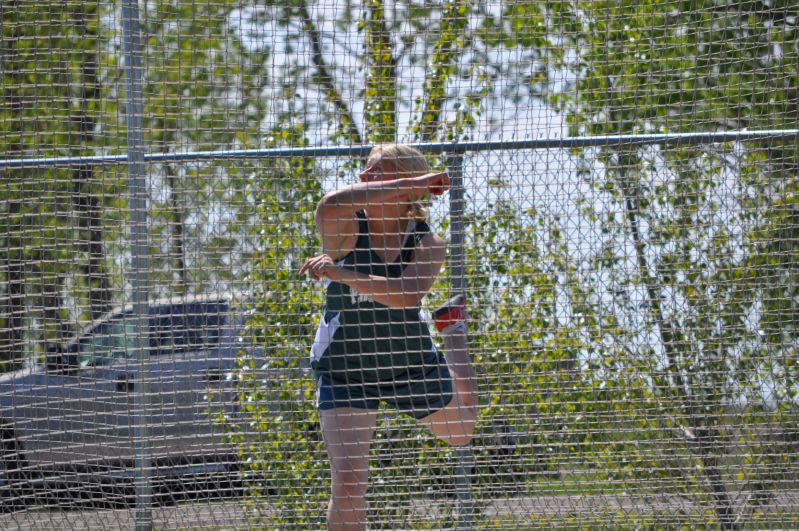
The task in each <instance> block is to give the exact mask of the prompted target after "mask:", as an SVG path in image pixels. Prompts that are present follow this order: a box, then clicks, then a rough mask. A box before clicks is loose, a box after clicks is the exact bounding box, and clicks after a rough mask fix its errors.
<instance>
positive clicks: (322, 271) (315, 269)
mask: <svg viewBox="0 0 799 531" xmlns="http://www.w3.org/2000/svg"><path fill="white" fill-rule="evenodd" d="M336 267H337V266H336V264H335V262H334V261H333V259H332V258H330V255H328V254H325V253H322V254H318V255H316V256H314V257H312V258H308V259H307V260H306V261H305V263H304V264H302V267H301V268H300V270H299V271H298V272H297V274H299V275H302V274H303V273H308V275H309V276H310V277H311V278H312V279H314V280H322V277H327V278H330V277H331V274H332V273H333V271H334V270H335V269H336ZM331 280H332V278H331Z"/></svg>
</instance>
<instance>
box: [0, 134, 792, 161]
mask: <svg viewBox="0 0 799 531" xmlns="http://www.w3.org/2000/svg"><path fill="white" fill-rule="evenodd" d="M773 139H782V140H791V139H796V140H799V129H775V130H765V131H721V132H696V133H658V134H638V135H605V136H586V137H574V138H538V139H529V140H502V141H463V142H429V143H415V144H412V145H413V146H414V147H417V148H418V149H420V150H421V151H424V152H425V153H467V152H480V151H497V150H510V151H513V150H520V149H570V148H575V149H579V148H589V147H608V146H623V145H643V144H663V145H686V146H689V145H694V146H695V145H701V144H718V143H723V142H750V141H755V140H773ZM372 147H373V146H372V145H363V146H315V147H287V148H269V149H241V150H219V151H193V152H186V153H145V154H144V162H149V163H156V162H174V163H188V162H201V161H209V160H228V159H262V158H283V157H344V158H348V157H364V156H366V155H368V154H369V151H371V149H372ZM127 160H128V156H127V155H125V154H119V155H93V156H80V157H46V158H24V159H0V170H8V169H22V168H41V167H58V168H61V167H71V166H84V165H109V164H125V163H126V162H127Z"/></svg>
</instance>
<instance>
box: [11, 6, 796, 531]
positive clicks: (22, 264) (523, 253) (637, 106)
mask: <svg viewBox="0 0 799 531" xmlns="http://www.w3.org/2000/svg"><path fill="white" fill-rule="evenodd" d="M130 6H132V7H133V8H134V9H132V10H131V11H130V12H129V13H130V14H129V15H125V16H131V17H134V16H135V17H137V19H138V22H139V23H140V31H141V34H140V36H141V49H140V50H138V49H134V50H129V51H131V52H133V53H137V54H140V57H141V62H142V72H141V73H142V87H141V89H142V90H141V95H140V96H141V105H142V109H143V110H142V114H141V116H140V117H139V118H141V121H142V124H143V129H142V130H138V131H137V130H134V129H132V127H134V126H132V125H131V124H132V123H134V122H135V121H134V122H131V121H128V118H129V116H130V113H129V109H135V107H131V106H130V102H131V101H132V98H134V97H138V94H134V93H133V91H131V88H130V87H131V85H127V86H126V80H128V81H129V80H130V79H132V78H131V75H130V74H131V72H130V66H131V64H132V63H131V62H130V61H129V60H128V61H127V62H126V61H125V60H123V57H124V56H125V51H126V49H125V46H128V45H130V43H131V42H135V41H132V40H131V38H130V37H131V34H130V33H129V32H128V33H126V31H128V30H130V31H135V30H136V29H137V27H136V25H133V26H132V28H133V29H132V30H131V29H130V28H131V25H129V24H128V25H126V24H123V18H122V17H123V12H124V13H128V12H127V11H124V10H123V6H122V5H121V4H120V3H115V2H101V1H95V2H83V1H72V0H67V1H38V2H29V1H26V0H10V1H5V2H2V4H0V29H1V30H2V32H1V36H0V76H2V83H0V149H1V150H2V153H3V155H2V159H3V160H2V161H0V172H2V179H0V197H1V198H2V201H0V214H1V215H0V371H2V374H0V439H2V467H0V497H1V499H2V508H3V514H0V522H2V527H3V528H20V529H38V528H65V527H80V528H115V527H118V528H127V527H132V526H136V527H138V528H148V527H150V526H155V527H158V528H230V527H236V528H247V527H252V528H299V529H313V528H323V527H325V525H326V511H327V506H328V500H329V497H330V495H331V489H332V487H331V472H330V462H329V456H328V450H329V449H330V444H331V437H337V436H342V437H346V436H347V435H348V433H344V432H345V431H347V430H345V429H343V428H342V430H343V431H342V432H341V433H337V432H336V431H335V430H333V431H331V430H330V429H327V432H326V439H327V443H328V446H326V445H325V441H323V430H322V426H321V424H320V412H319V411H318V410H317V393H318V391H317V385H318V383H317V377H316V376H315V373H314V371H313V370H312V369H311V365H310V361H309V352H310V350H311V346H312V343H313V342H314V337H315V334H316V332H317V327H318V326H319V324H320V319H322V317H323V313H324V312H323V307H324V306H325V302H326V301H325V298H326V293H325V285H324V283H322V282H315V281H314V280H313V279H310V278H308V276H307V275H298V270H299V269H300V267H301V266H302V265H303V263H304V262H305V260H306V259H308V258H310V257H313V256H317V255H319V253H321V251H322V241H321V239H320V233H319V230H318V228H317V227H316V225H315V218H316V219H318V218H319V216H320V214H319V213H318V212H317V210H316V208H317V204H318V202H319V201H320V200H321V199H322V197H323V196H325V195H326V194H330V193H332V192H334V191H335V190H341V189H343V188H345V187H347V186H349V185H352V184H353V183H357V182H358V175H359V173H360V172H361V171H363V169H364V168H365V167H367V154H368V153H369V147H371V146H373V145H378V144H385V143H391V142H401V143H405V144H412V145H416V146H417V147H419V149H420V150H421V151H422V152H423V153H424V154H425V156H426V157H427V160H428V162H429V164H430V165H431V168H433V169H435V170H437V171H438V170H448V171H449V172H450V176H451V177H452V183H451V184H452V188H451V189H450V191H449V192H448V193H447V194H445V195H442V196H433V197H432V199H431V200H430V201H429V205H428V206H429V224H430V227H431V229H432V230H433V231H434V232H436V233H437V234H439V235H441V237H442V238H443V241H444V242H447V245H448V253H447V261H446V262H445V263H444V266H443V269H442V271H441V273H440V275H438V276H437V278H436V279H435V282H434V283H433V284H432V287H431V288H430V290H429V293H428V294H427V296H426V297H425V299H424V300H423V301H422V303H421V310H422V312H421V313H422V315H423V317H424V319H423V321H422V322H423V323H425V324H427V323H429V327H430V329H431V330H433V333H432V334H431V338H432V341H433V344H434V345H435V348H436V349H438V350H440V351H443V352H445V353H448V351H449V353H448V354H447V355H448V356H453V355H452V354H451V352H452V344H451V343H447V341H450V340H449V339H447V338H446V337H444V336H443V335H442V334H439V333H437V332H436V329H435V327H434V326H433V315H432V314H433V312H434V311H435V309H436V308H437V307H438V306H439V305H441V304H442V303H444V302H445V301H446V300H447V299H448V298H449V297H450V296H451V295H452V294H454V293H456V292H458V291H462V292H463V293H464V294H465V295H466V297H467V301H468V302H467V310H468V314H469V318H468V320H467V328H468V352H469V356H470V359H471V360H472V364H473V367H474V370H475V372H476V374H477V383H478V386H479V400H478V403H477V423H476V427H475V432H474V438H473V439H472V440H471V442H470V444H469V445H468V447H467V448H468V450H467V451H465V452H464V451H463V450H458V448H457V447H456V446H452V445H448V444H447V443H445V442H442V441H440V440H438V439H437V438H436V437H434V436H433V435H432V434H431V431H430V430H429V429H428V428H427V427H425V426H424V425H423V423H419V422H417V421H416V420H414V418H412V416H409V415H407V414H402V413H398V412H397V410H396V408H392V407H386V406H385V404H384V405H383V406H381V407H380V408H379V410H377V417H376V419H375V420H374V423H375V426H376V427H375V431H374V434H373V436H372V437H371V438H370V440H371V449H370V451H369V453H368V469H369V483H368V489H367V490H366V493H365V502H366V504H367V505H368V510H367V512H366V516H365V517H364V518H365V522H363V523H365V524H366V525H368V526H369V528H372V529H426V528H461V529H466V528H479V529H491V528H503V529H505V528H508V529H512V528H520V529H529V528H536V527H556V528H559V529H561V528H563V529H565V528H592V527H597V528H598V527H614V528H641V527H649V526H653V527H661V526H665V527H672V526H673V527H679V526H686V527H701V526H706V527H709V528H723V529H751V528H763V527H776V528H792V527H797V526H799V494H798V493H797V492H798V491H799V482H798V481H799V465H797V460H796V454H797V451H798V450H799V429H797V425H798V424H797V422H798V421H799V410H797V391H798V390H799V386H798V384H799V366H797V361H796V360H797V359H799V352H797V334H798V333H799V330H798V329H797V326H798V325H799V309H798V306H799V290H798V289H797V285H799V282H797V281H798V280H799V278H797V277H799V267H798V266H797V264H799V245H798V244H797V233H798V231H799V179H798V178H797V175H799V171H797V170H799V153H798V151H799V147H797V138H799V133H797V131H796V129H795V127H796V123H797V118H799V44H798V43H799V29H798V28H797V17H799V9H798V8H797V7H796V5H795V3H794V2H785V1H778V0H772V1H769V2H748V1H747V2H744V1H735V0H729V1H727V0H704V1H700V0H695V1H692V2H673V1H672V2H668V1H666V2H664V1H658V0H647V1H642V0H635V1H633V0H617V1H614V2H601V1H589V0H573V1H570V2H561V1H548V2H538V3H531V2H510V1H499V2H469V1H466V0H447V1H442V2H423V3H417V2H407V1H404V0H397V1H394V2H387V1H383V0H372V1H370V2H363V3H359V2H339V1H336V0H323V1H318V2H310V1H307V0H295V1H292V2H284V1H275V2H266V3H264V2H250V1H247V0H230V1H222V0H199V1H195V2H179V1H177V0H175V1H169V0H163V1H142V2H140V3H139V4H138V6H136V4H135V3H133V4H128V7H130ZM136 8H137V9H136ZM125 28H127V29H125ZM126 102H128V106H127V107H126ZM752 131H755V132H758V133H760V134H757V135H750V136H747V132H752ZM739 133H740V134H741V136H740V137H736V136H735V135H736V134H739ZM137 134H143V136H144V143H145V148H144V150H145V153H139V154H138V155H142V156H145V155H146V159H145V160H146V161H147V162H146V163H145V165H144V175H142V176H141V177H142V178H143V180H142V182H143V183H144V184H145V188H144V189H143V190H138V189H134V187H133V183H135V182H136V181H135V179H136V175H135V173H132V172H131V167H132V166H131V165H129V164H128V163H127V162H128V159H127V155H128V154H129V151H128V149H129V148H128V146H129V145H133V144H129V143H128V141H129V140H130V139H131V138H135V136H134V135H137ZM618 135H627V136H624V138H625V139H626V140H625V141H613V137H616V138H619V137H618ZM692 135H704V136H702V137H701V138H699V139H698V137H697V136H692ZM714 135H717V136H714ZM724 135H727V136H724ZM524 140H530V141H536V140H539V141H541V143H540V144H534V142H533V143H530V144H524V143H520V142H519V141H524ZM133 155H134V154H131V158H133ZM138 155H137V156H138ZM384 169H385V168H384ZM136 190H138V192H137V193H139V192H143V193H144V197H143V198H142V197H139V199H143V204H144V210H143V211H142V210H140V209H139V207H136V206H135V205H136V204H140V203H137V202H136V201H133V197H132V194H133V192H134V191H136ZM328 197H329V196H328ZM461 197H462V200H461ZM359 204H360V203H359ZM355 206H356V205H355V204H354V203H353V206H352V207H351V208H350V210H352V211H353V212H354V210H355ZM380 208H384V207H380ZM385 208H387V209H388V208H389V207H385ZM366 210H367V211H368V210H369V208H368V207H367V208H366ZM377 211H379V209H378V207H376V206H374V205H373V206H372V209H371V212H372V214H373V217H374V216H375V215H376V214H375V213H376V212H377ZM350 214H352V212H350ZM135 219H139V220H142V219H143V220H144V222H145V229H146V236H147V241H146V242H145V243H146V247H145V248H144V250H145V251H146V259H147V260H146V263H147V268H146V270H143V271H142V270H140V269H139V268H138V266H140V265H141V264H142V262H141V261H139V260H137V256H138V255H137V253H138V250H137V247H136V241H135V235H136V232H135V231H134V226H133V223H132V220H135ZM367 225H368V224H367ZM346 226H347V227H350V229H349V230H350V233H347V234H349V235H350V236H354V233H353V232H352V231H354V230H356V229H357V228H358V224H357V223H355V224H354V225H353V224H352V222H351V223H350V225H346ZM352 227H356V229H353V228H352ZM345 232H346V231H345ZM345 235H346V234H345ZM350 243H352V242H350ZM352 245H354V244H352ZM397 246H398V244H394V247H393V248H392V247H391V245H387V246H385V248H384V249H383V251H384V252H386V253H387V252H388V251H387V249H389V248H392V249H394V250H395V251H397V250H398V249H397V248H396V247H397ZM328 251H329V249H328ZM383 251H381V252H383ZM418 252H419V251H418V250H417V253H418ZM336 258H338V257H336ZM433 261H434V260H433ZM425 278H428V277H425ZM386 285H388V283H386ZM141 293H144V294H145V297H146V304H144V306H142V305H141V304H136V301H137V300H138V299H136V295H137V294H141ZM389 295H391V293H390V292H389ZM361 302H363V301H361ZM367 303H368V301H367ZM329 304H330V302H329V301H328V305H329ZM369 304H371V303H369ZM328 309H330V308H329V307H328ZM382 311H383V310H382V309H381V308H380V307H379V306H376V307H375V309H374V314H375V315H378V314H380V312H382ZM412 313H413V312H412ZM328 317H329V318H333V317H334V316H333V315H332V314H331V315H328ZM137 332H138V333H137ZM141 334H144V335H143V336H142V335H141ZM389 335H390V334H389ZM385 337H387V336H385ZM420 337H421V338H422V340H425V339H426V338H427V335H426V334H424V333H422V334H421V335H420ZM352 348H355V349H356V350H357V349H358V348H361V347H352ZM363 348H364V349H366V348H367V347H363ZM399 350H400V353H403V352H405V351H403V349H399ZM428 350H429V349H428ZM394 353H395V354H396V352H394ZM405 353H407V352H405ZM317 361H318V360H317ZM439 365H440V363H439ZM317 375H318V368H317ZM445 380H446V378H445ZM392 385H393V384H392ZM428 398H429V397H428ZM433 409H435V408H433ZM367 411H370V410H367ZM350 427H351V426H350ZM349 431H352V432H354V430H349ZM142 434H144V435H145V436H142ZM344 446H346V445H344ZM358 477H359V481H361V484H362V485H363V484H364V483H363V480H364V478H363V476H358ZM355 483H357V481H356V482H355ZM345 490H346V489H345ZM346 492H347V494H346V496H349V498H348V500H349V501H350V502H351V501H352V500H355V501H356V502H357V501H358V499H359V494H358V493H357V492H359V491H358V489H357V488H355V489H354V490H352V491H346ZM342 503H343V502H342ZM339 509H340V510H343V509H341V507H339ZM342 514H343V513H342ZM346 514H347V516H348V517H354V516H353V514H354V513H346Z"/></svg>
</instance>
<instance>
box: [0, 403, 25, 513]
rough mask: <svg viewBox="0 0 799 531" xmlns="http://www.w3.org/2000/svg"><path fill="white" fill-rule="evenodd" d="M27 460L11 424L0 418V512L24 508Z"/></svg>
mask: <svg viewBox="0 0 799 531" xmlns="http://www.w3.org/2000/svg"><path fill="white" fill-rule="evenodd" d="M27 471H28V460H27V459H25V454H24V453H23V452H22V444H20V442H19V440H18V439H17V436H16V433H15V431H14V427H13V425H12V424H11V422H9V421H7V420H5V419H2V418H0V500H1V501H2V503H0V506H1V507H2V512H9V511H16V510H20V509H22V508H24V507H25V500H26V499H27V498H28V497H29V495H30V493H29V490H30V487H29V486H27V485H28V482H27V481H26V472H27Z"/></svg>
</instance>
